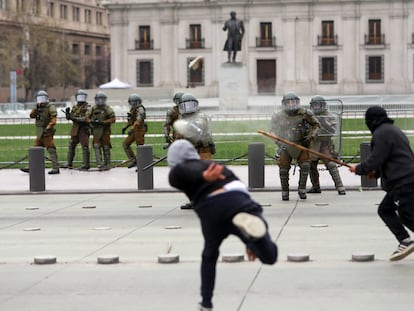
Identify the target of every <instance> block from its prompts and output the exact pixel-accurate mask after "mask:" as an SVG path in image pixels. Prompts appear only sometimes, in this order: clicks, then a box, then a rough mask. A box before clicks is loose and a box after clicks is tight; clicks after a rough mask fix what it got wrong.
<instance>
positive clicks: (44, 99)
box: [36, 95, 49, 104]
mask: <svg viewBox="0 0 414 311" xmlns="http://www.w3.org/2000/svg"><path fill="white" fill-rule="evenodd" d="M48 101H49V97H48V96H47V95H38V96H36V104H43V103H47V102H48Z"/></svg>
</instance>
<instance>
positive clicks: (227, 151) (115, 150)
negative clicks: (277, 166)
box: [0, 101, 414, 168]
mask: <svg viewBox="0 0 414 311" xmlns="http://www.w3.org/2000/svg"><path fill="white" fill-rule="evenodd" d="M335 105H336V106H335ZM384 107H385V108H386V109H387V111H388V113H389V115H390V117H392V118H394V119H395V120H396V125H397V126H399V127H400V128H401V129H402V130H403V131H404V132H405V133H406V134H407V135H408V136H409V137H410V139H411V138H413V136H414V104H400V105H398V104H392V105H391V104H390V105H384ZM329 108H330V109H331V110H333V112H334V113H335V114H336V115H337V116H338V119H339V120H340V122H341V128H340V129H341V130H340V131H339V132H338V133H337V135H336V137H335V144H336V148H337V150H336V151H337V152H338V153H339V154H340V156H341V158H342V159H343V160H344V161H355V162H358V161H359V150H360V144H361V143H362V142H369V141H370V138H371V134H370V132H369V131H368V129H367V128H366V127H365V124H364V119H363V118H364V112H365V110H366V109H367V105H363V104H352V105H343V104H342V103H340V102H338V101H334V102H332V103H329ZM209 114H210V116H211V119H212V125H213V137H214V140H215V143H216V147H217V150H218V152H217V154H216V155H215V157H214V159H215V160H218V161H223V162H235V163H240V164H245V163H247V150H248V144H249V143H250V142H263V143H264V144H265V146H266V161H268V162H267V163H269V161H272V158H273V156H274V154H275V151H276V146H275V144H274V143H273V142H272V141H271V140H269V139H268V138H265V137H263V136H262V135H260V134H258V133H257V130H259V129H261V130H265V131H267V130H268V129H269V128H270V119H271V113H269V112H266V113H220V112H212V113H209ZM147 122H148V123H149V129H148V132H147V134H146V144H147V145H151V146H153V148H154V157H155V158H160V157H162V156H164V155H165V154H166V149H165V148H164V147H165V144H166V143H165V141H164V137H163V134H162V123H163V122H164V116H163V115H149V116H148V117H147ZM71 124H72V123H71V121H68V120H66V119H65V118H62V117H60V118H59V120H58V124H57V126H56V129H57V131H56V134H55V143H56V146H57V150H58V157H59V161H60V162H65V161H66V154H67V150H68V141H69V138H70V136H69V132H70V127H71ZM125 124H126V117H122V116H121V117H117V121H116V123H114V124H113V126H112V135H111V140H112V152H111V153H112V157H111V160H112V162H113V163H115V164H116V163H122V162H123V161H125V160H126V155H125V154H124V151H123V148H122V141H123V139H124V138H125V135H122V133H121V129H122V127H123V126H124V125H125ZM0 129H1V132H0V168H5V167H19V165H26V164H27V153H28V149H29V148H30V147H31V146H32V145H33V143H34V140H35V125H34V120H33V119H30V118H27V117H24V118H14V117H7V118H6V117H4V118H0ZM77 151H78V152H77V154H76V157H75V165H76V163H80V162H81V157H80V156H81V155H80V147H78V150H77ZM91 155H93V153H91ZM91 161H92V164H93V161H94V159H93V156H92V158H91Z"/></svg>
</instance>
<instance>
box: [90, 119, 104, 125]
mask: <svg viewBox="0 0 414 311" xmlns="http://www.w3.org/2000/svg"><path fill="white" fill-rule="evenodd" d="M92 123H93V124H94V125H102V124H104V123H103V121H101V120H93V121H92Z"/></svg>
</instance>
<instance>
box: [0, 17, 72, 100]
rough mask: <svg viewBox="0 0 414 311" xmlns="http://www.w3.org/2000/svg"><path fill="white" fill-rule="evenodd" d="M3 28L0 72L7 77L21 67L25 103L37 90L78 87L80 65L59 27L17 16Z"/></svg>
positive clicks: (0, 45)
mask: <svg viewBox="0 0 414 311" xmlns="http://www.w3.org/2000/svg"><path fill="white" fill-rule="evenodd" d="M16 21H17V22H16ZM4 28H5V30H4V31H2V34H1V38H0V39H1V43H0V71H3V74H7V73H8V72H9V71H11V70H16V69H17V68H23V86H24V88H25V99H26V100H27V99H28V98H29V96H30V95H33V94H34V92H36V91H37V90H38V89H47V88H48V87H54V86H60V87H62V89H63V90H64V89H65V88H66V87H68V86H70V85H77V84H78V81H79V79H80V76H79V72H80V70H79V65H78V64H76V61H75V60H74V59H73V57H72V51H71V49H70V47H69V43H68V42H67V40H66V39H65V34H64V33H63V31H62V30H60V28H58V27H55V26H54V25H51V24H49V23H47V22H46V21H43V22H39V20H36V21H35V20H33V18H32V17H31V16H28V15H26V16H25V15H17V16H16V17H15V23H13V25H10V26H9V27H4ZM6 29H7V30H6Z"/></svg>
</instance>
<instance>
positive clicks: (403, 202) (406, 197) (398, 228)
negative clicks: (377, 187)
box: [378, 184, 414, 242]
mask: <svg viewBox="0 0 414 311" xmlns="http://www.w3.org/2000/svg"><path fill="white" fill-rule="evenodd" d="M413 189H414V184H407V185H402V186H399V187H397V188H396V189H393V190H392V191H390V192H388V193H387V194H386V195H385V197H384V199H383V200H382V202H381V204H380V205H379V207H378V215H379V216H380V217H381V219H382V220H383V221H384V223H385V224H386V225H387V227H388V228H389V229H390V230H391V232H392V233H393V234H394V236H395V237H396V238H397V240H398V241H399V242H401V241H402V240H404V239H406V238H409V237H410V235H409V234H408V232H407V230H406V229H405V228H404V226H405V227H407V228H408V229H410V230H411V231H412V232H414V192H413Z"/></svg>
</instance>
